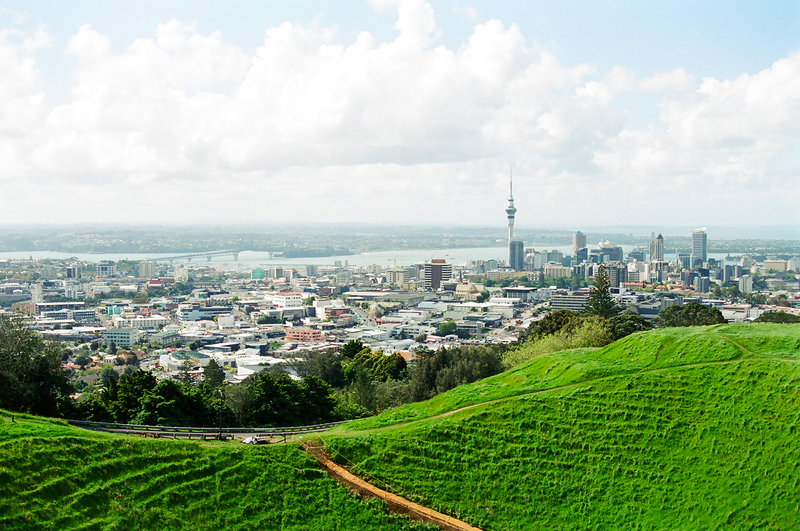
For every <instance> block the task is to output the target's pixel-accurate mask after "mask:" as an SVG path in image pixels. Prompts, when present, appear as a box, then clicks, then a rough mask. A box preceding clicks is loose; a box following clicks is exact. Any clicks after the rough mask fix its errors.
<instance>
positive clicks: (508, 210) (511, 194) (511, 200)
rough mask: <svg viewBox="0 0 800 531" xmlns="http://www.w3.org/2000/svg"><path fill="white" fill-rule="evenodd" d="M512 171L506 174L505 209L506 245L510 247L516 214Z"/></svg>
mask: <svg viewBox="0 0 800 531" xmlns="http://www.w3.org/2000/svg"><path fill="white" fill-rule="evenodd" d="M512 179H513V174H512V170H511V169H509V174H508V206H507V207H506V214H507V215H508V244H509V245H511V240H513V239H514V215H515V214H516V213H517V209H516V207H514V184H513V180H512Z"/></svg>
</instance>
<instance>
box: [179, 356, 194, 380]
mask: <svg viewBox="0 0 800 531" xmlns="http://www.w3.org/2000/svg"><path fill="white" fill-rule="evenodd" d="M193 368H194V367H193V366H192V362H191V361H189V360H183V363H181V366H180V367H178V381H179V382H180V383H182V384H183V385H192V384H193V383H194V376H192V374H191V373H192V369H193Z"/></svg>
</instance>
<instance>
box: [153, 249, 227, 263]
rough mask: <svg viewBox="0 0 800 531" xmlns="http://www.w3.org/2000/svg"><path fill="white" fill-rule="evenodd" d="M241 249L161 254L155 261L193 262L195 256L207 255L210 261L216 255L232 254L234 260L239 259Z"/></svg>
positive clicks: (206, 257) (207, 259)
mask: <svg viewBox="0 0 800 531" xmlns="http://www.w3.org/2000/svg"><path fill="white" fill-rule="evenodd" d="M240 252H241V251H234V250H232V249H226V250H224V251H206V252H199V253H187V254H176V255H175V256H161V257H159V258H155V259H154V261H156V262H174V261H175V260H186V261H187V262H191V261H192V259H193V258H203V257H205V259H206V261H208V262H210V261H211V259H212V258H213V257H215V256H232V257H233V259H234V260H239V253H240Z"/></svg>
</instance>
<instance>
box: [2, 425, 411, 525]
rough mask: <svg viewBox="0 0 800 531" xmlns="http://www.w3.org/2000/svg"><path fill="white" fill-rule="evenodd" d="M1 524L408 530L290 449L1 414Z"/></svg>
mask: <svg viewBox="0 0 800 531" xmlns="http://www.w3.org/2000/svg"><path fill="white" fill-rule="evenodd" d="M0 528H2V529H4V530H14V529H25V530H27V529H37V530H38V529H46V528H53V529H120V530H122V529H142V530H160V529H164V530H167V529H169V530H174V529H243V530H244V529H248V530H250V529H281V530H305V529H328V530H344V529H353V530H361V529H374V530H402V529H409V523H408V522H407V520H405V519H404V518H401V517H397V516H393V515H389V514H387V512H386V509H385V506H384V505H382V504H380V503H377V502H374V501H372V502H366V503H365V502H362V501H360V500H359V499H358V498H355V497H353V496H351V495H349V494H348V492H347V491H346V490H345V489H344V488H343V487H341V486H339V485H338V484H337V483H335V482H334V481H333V480H331V479H330V478H328V477H327V476H326V475H325V474H324V473H322V472H321V471H320V469H319V467H318V466H317V464H316V462H315V461H313V460H312V459H311V458H309V457H308V456H306V455H305V454H304V453H302V452H300V451H299V450H298V449H297V448H296V447H295V446H291V445H281V446H271V447H264V446H259V447H246V446H244V445H240V444H235V443H199V442H181V441H165V440H142V439H138V438H132V437H125V436H113V435H106V434H99V433H93V432H87V431H85V430H79V429H76V428H72V427H70V426H67V425H65V424H63V423H61V422H58V421H50V420H47V419H41V418H36V417H27V416H20V415H16V423H13V424H12V423H11V418H10V415H9V414H7V413H5V412H2V413H0Z"/></svg>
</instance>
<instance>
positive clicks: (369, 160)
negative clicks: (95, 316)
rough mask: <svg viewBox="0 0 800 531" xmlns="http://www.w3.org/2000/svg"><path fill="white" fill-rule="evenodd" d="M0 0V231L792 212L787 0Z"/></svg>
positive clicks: (793, 80) (797, 74) (614, 220)
mask: <svg viewBox="0 0 800 531" xmlns="http://www.w3.org/2000/svg"><path fill="white" fill-rule="evenodd" d="M5 6H6V7H4V8H3V9H0V28H1V29H0V70H2V71H3V72H4V75H2V76H0V153H2V156H0V177H2V178H1V179H0V223H5V224H9V223H49V224H62V223H96V222H106V223H115V222H116V223H119V222H131V221H135V222H136V223H143V224H148V223H162V224H172V223H179V224H186V223H242V222H250V223H285V222H310V223H326V222H360V223H393V224H427V223H450V224H461V225H478V226H491V227H498V228H499V227H502V226H503V224H504V222H505V220H504V216H503V215H502V212H503V208H504V205H505V201H506V198H507V186H508V174H509V169H510V168H513V172H514V187H515V199H516V203H517V208H518V209H519V211H518V214H517V226H518V227H520V228H526V227H542V226H546V227H566V228H571V229H574V228H585V227H593V226H630V225H639V226H645V225H646V226H663V225H669V226H681V227H693V226H748V225H750V226H752V225H756V226H762V227H770V226H783V227H784V228H786V227H790V228H791V227H796V226H797V225H798V222H800V219H799V218H798V216H799V214H798V211H797V208H796V205H797V203H798V199H800V192H798V187H797V175H798V163H799V162H800V157H799V156H798V155H799V154H800V152H798V143H797V138H798V133H799V132H800V131H798V127H800V125H798V124H800V119H799V118H800V100H798V98H797V94H798V93H799V92H800V53H798V50H800V35H798V31H797V28H798V23H800V9H799V8H798V5H797V4H796V3H794V2H771V3H767V4H763V3H758V4H749V3H744V2H732V3H724V4H720V3H711V2H700V3H687V2H679V3H670V4H669V5H661V4H657V3H653V2H651V3H632V2H628V3H626V2H617V3H612V4H611V5H604V6H598V5H595V4H593V3H590V2H571V3H558V5H550V3H546V2H532V3H526V4H525V5H524V6H520V5H519V4H517V3H514V2H481V1H476V2H469V3H468V2H427V3H426V2H424V1H420V0H401V1H383V0H381V1H378V0H375V1H372V2H367V1H363V2H346V3H337V4H335V5H333V4H328V3H324V2H304V3H302V4H301V5H294V4H292V5H290V6H287V5H283V4H279V3H273V2H267V3H264V4H262V3H254V2H240V3H237V4H236V5H234V6H229V5H223V4H222V3H213V2H207V3H203V4H200V5H196V4H195V3H191V2H172V3H169V4H168V5H162V4H161V3H156V2H138V3H136V4H135V5H134V4H123V3H100V2H85V3H82V4H79V5H72V6H70V7H69V9H65V8H64V7H63V6H61V5H59V4H55V3H53V2H44V1H39V2H19V1H11V2H6V4H5Z"/></svg>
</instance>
